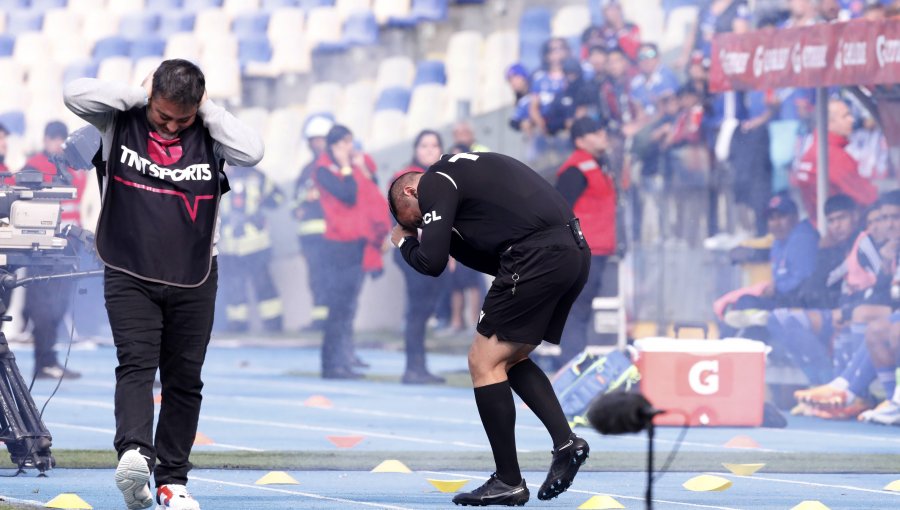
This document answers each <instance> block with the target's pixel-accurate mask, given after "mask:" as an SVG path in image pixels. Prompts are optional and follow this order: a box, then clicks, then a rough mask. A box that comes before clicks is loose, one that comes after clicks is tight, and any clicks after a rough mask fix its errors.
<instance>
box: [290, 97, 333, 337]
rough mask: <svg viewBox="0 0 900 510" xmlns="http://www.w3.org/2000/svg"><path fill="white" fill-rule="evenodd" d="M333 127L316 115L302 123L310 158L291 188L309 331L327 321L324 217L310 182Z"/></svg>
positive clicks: (315, 190) (313, 185) (328, 120)
mask: <svg viewBox="0 0 900 510" xmlns="http://www.w3.org/2000/svg"><path fill="white" fill-rule="evenodd" d="M333 125H334V121H332V120H331V119H330V118H329V117H327V116H326V115H323V114H317V115H315V116H312V117H310V118H309V119H307V121H306V126H305V127H304V128H303V136H304V137H305V138H306V143H307V144H309V149H310V151H311V152H312V155H313V158H312V161H310V162H309V164H307V165H306V166H305V167H303V170H301V172H300V177H299V178H298V179H297V183H296V185H295V186H294V204H295V206H294V217H295V218H296V219H297V239H298V241H299V242H300V252H301V253H302V254H303V257H304V258H305V259H306V271H307V278H308V280H309V290H310V292H311V293H312V299H313V309H312V313H311V314H310V318H311V323H310V325H309V329H314V330H319V329H322V326H323V323H324V321H325V319H327V318H328V306H326V305H325V292H326V287H325V280H324V273H323V272H322V271H321V267H322V265H323V264H324V263H325V258H324V256H323V254H324V247H323V246H324V244H323V243H324V240H323V236H324V235H325V214H324V213H323V212H322V204H321V203H319V190H318V189H317V188H316V185H315V182H313V179H312V176H313V172H314V171H315V170H316V168H318V167H317V165H316V161H318V159H319V157H320V156H321V155H322V152H324V151H325V148H326V144H325V137H326V135H328V130H330V129H331V127H332V126H333Z"/></svg>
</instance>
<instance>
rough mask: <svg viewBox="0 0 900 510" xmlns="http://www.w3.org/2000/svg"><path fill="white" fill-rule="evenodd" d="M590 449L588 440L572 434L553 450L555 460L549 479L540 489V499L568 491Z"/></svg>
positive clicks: (548, 475) (552, 463) (550, 497)
mask: <svg viewBox="0 0 900 510" xmlns="http://www.w3.org/2000/svg"><path fill="white" fill-rule="evenodd" d="M590 451H591V448H590V446H588V444H587V441H585V440H584V439H582V438H580V437H578V436H576V435H575V434H572V435H570V436H569V440H568V441H566V443H565V444H563V445H562V446H560V447H559V448H557V449H555V450H553V452H552V453H553V462H551V463H550V471H549V472H548V473H547V479H546V480H544V483H543V484H542V485H541V489H540V490H539V491H538V499H540V500H548V499H553V498H555V497H556V496H559V495H560V494H562V493H563V492H566V490H567V489H568V488H569V486H570V485H572V480H574V479H575V475H576V474H578V468H580V467H581V465H582V464H584V461H586V460H587V458H588V453H590Z"/></svg>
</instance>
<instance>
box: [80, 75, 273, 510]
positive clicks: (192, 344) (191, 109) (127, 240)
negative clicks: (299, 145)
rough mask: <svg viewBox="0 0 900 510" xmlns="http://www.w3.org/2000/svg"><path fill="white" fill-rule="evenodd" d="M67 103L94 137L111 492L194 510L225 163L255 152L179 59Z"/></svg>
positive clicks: (130, 500) (258, 144)
mask: <svg viewBox="0 0 900 510" xmlns="http://www.w3.org/2000/svg"><path fill="white" fill-rule="evenodd" d="M65 103H66V106H67V107H68V108H69V109H70V110H72V112H74V113H75V114H76V115H78V116H79V117H81V118H82V119H84V120H86V121H87V122H89V123H91V124H93V125H94V126H95V127H96V128H97V129H99V130H100V132H101V134H102V152H101V154H100V155H101V156H102V160H103V161H104V162H105V164H102V162H98V164H97V165H96V166H97V169H98V173H99V174H100V177H102V178H103V180H102V189H103V203H102V208H101V211H100V220H99V222H98V224H97V236H96V244H97V252H98V255H99V257H100V259H101V260H102V261H103V263H104V264H105V265H106V274H105V280H104V294H105V297H106V309H107V312H108V315H109V322H110V326H111V327H112V331H113V341H114V342H115V345H116V355H117V357H118V360H119V366H118V367H116V395H115V415H116V436H115V440H114V445H115V447H116V450H117V452H118V454H119V464H118V467H117V468H116V476H115V478H116V486H117V487H118V488H119V490H121V491H122V495H123V496H124V498H125V503H126V505H127V507H128V508H129V509H140V508H148V507H150V506H151V505H152V504H153V497H152V495H151V493H150V490H149V487H148V481H149V478H150V472H151V471H153V472H154V477H155V482H156V487H157V491H156V500H157V503H158V504H159V507H158V508H159V509H162V510H165V509H169V508H178V509H181V510H199V508H200V504H199V503H197V501H196V500H194V498H193V497H191V495H190V494H189V493H188V491H187V488H186V487H185V484H186V483H187V474H188V471H190V469H191V464H190V462H188V457H189V456H190V452H191V446H192V445H193V442H194V436H195V435H196V432H197V421H198V419H199V417H200V401H201V398H202V397H201V394H200V391H201V389H202V388H203V381H202V380H201V379H200V371H201V368H202V366H203V361H204V359H205V357H206V350H207V345H208V344H209V338H210V331H211V329H212V323H213V310H214V307H215V300H216V286H217V266H216V257H215V256H216V254H217V252H216V246H215V242H216V239H217V237H218V236H217V235H216V234H217V229H216V224H217V217H216V216H217V208H218V203H219V199H220V198H221V196H222V194H223V193H225V192H227V191H228V181H227V179H226V178H225V174H224V173H223V171H222V165H221V162H222V161H223V160H224V161H225V162H227V163H228V164H230V165H233V166H247V167H249V166H254V165H256V164H257V163H258V162H259V161H260V160H261V159H262V156H263V141H262V139H261V138H260V136H259V134H258V133H256V132H255V131H254V130H253V129H251V128H249V127H248V126H246V125H245V124H243V123H242V122H240V121H239V120H237V119H236V118H235V117H234V116H232V115H231V114H230V113H228V112H226V111H225V109H224V108H222V107H221V106H219V105H217V104H215V103H213V102H212V101H211V100H209V99H207V97H206V79H205V77H204V76H203V72H202V71H201V70H200V69H199V68H198V67H197V66H196V65H194V64H193V63H191V62H188V61H186V60H180V59H175V60H166V61H164V62H162V63H161V64H160V65H159V67H158V68H157V69H156V70H155V71H154V72H153V74H152V77H151V76H148V77H147V79H145V80H144V83H143V87H132V86H128V85H125V84H121V83H107V82H102V81H99V80H95V79H88V78H83V79H78V80H74V81H72V82H70V83H69V84H68V85H67V86H66V89H65ZM95 161H96V158H95ZM157 369H159V372H160V381H161V382H162V405H161V406H160V411H159V419H158V423H157V428H156V432H157V433H156V438H155V441H154V437H153V411H154V409H153V398H152V395H153V379H154V375H155V374H156V371H157ZM157 460H158V462H157Z"/></svg>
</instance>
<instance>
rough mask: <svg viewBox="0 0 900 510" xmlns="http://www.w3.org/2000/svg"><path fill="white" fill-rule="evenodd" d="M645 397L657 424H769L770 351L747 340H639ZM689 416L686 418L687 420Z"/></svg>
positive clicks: (636, 344)
mask: <svg viewBox="0 0 900 510" xmlns="http://www.w3.org/2000/svg"><path fill="white" fill-rule="evenodd" d="M635 347H636V348H637V350H638V358H637V363H636V365H637V367H638V370H640V372H641V392H642V393H643V394H644V396H645V397H647V400H649V401H650V403H651V404H653V406H654V407H656V408H658V409H664V410H667V411H669V412H667V413H665V414H662V415H659V416H657V417H656V418H655V420H654V423H655V424H657V425H682V424H684V422H685V418H687V422H688V424H689V425H691V426H698V425H700V426H710V427H721V426H739V427H757V426H759V425H761V424H762V422H763V404H764V400H765V391H766V383H765V374H766V351H767V347H766V345H765V344H764V343H762V342H758V341H755V340H746V339H743V338H729V339H725V340H679V339H672V338H644V339H640V340H637V341H635ZM682 413H684V415H682Z"/></svg>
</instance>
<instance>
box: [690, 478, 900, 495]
mask: <svg viewBox="0 0 900 510" xmlns="http://www.w3.org/2000/svg"><path fill="white" fill-rule="evenodd" d="M706 474H709V475H719V476H733V477H735V478H744V479H747V480H760V481H764V482H779V483H789V484H793V485H807V486H809V487H828V488H831V489H844V490H848V491H858V492H870V493H872V494H887V495H889V496H900V492H891V491H883V490H880V489H866V488H865V487H856V486H853V485H833V484H830V483H818V482H804V481H801V480H785V479H783V478H769V477H765V476H757V475H753V476H738V475H734V474H731V473H713V472H710V473H706ZM798 474H799V473H798Z"/></svg>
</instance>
